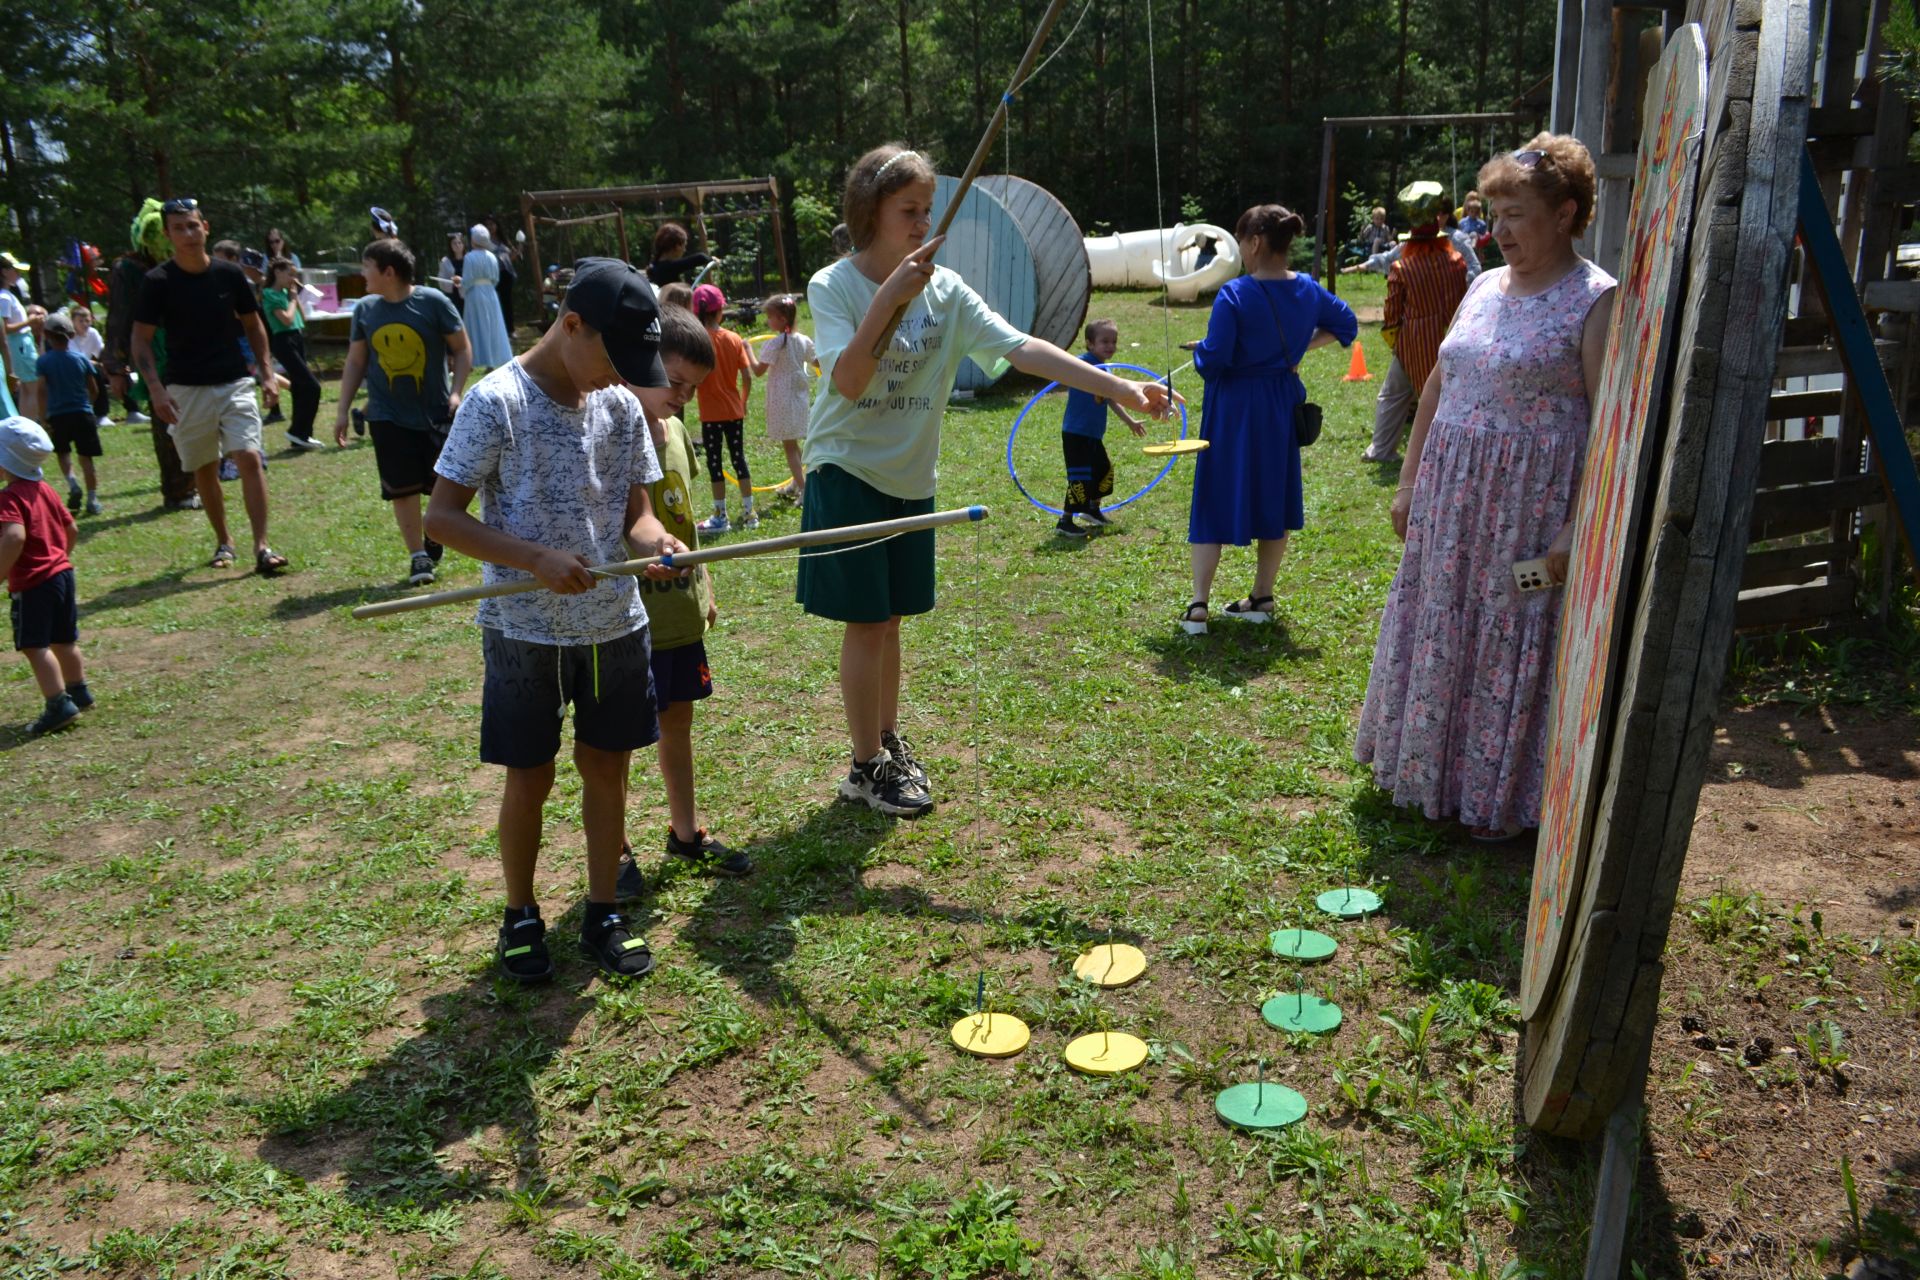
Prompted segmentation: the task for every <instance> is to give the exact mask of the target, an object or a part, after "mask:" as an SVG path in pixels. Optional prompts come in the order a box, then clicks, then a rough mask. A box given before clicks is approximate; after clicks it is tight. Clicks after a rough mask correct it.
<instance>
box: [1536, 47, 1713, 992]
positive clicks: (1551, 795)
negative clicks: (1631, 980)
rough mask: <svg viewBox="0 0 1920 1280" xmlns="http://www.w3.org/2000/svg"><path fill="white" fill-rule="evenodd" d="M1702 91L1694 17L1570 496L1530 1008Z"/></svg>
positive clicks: (1559, 923) (1682, 236) (1625, 601)
mask: <svg viewBox="0 0 1920 1280" xmlns="http://www.w3.org/2000/svg"><path fill="white" fill-rule="evenodd" d="M1706 97H1707V57H1706V42H1705V38H1704V37H1703V36H1702V34H1701V31H1700V28H1699V27H1698V26H1696V25H1693V24H1688V25H1685V26H1682V27H1681V28H1680V29H1679V30H1678V31H1676V32H1674V34H1673V36H1672V38H1671V39H1670V40H1668V41H1667V48H1666V52H1665V53H1664V54H1663V55H1662V56H1661V59H1660V64H1659V65H1658V66H1657V67H1655V68H1654V69H1653V73H1652V75H1651V76H1649V77H1648V79H1647V97H1646V102H1645V105H1644V107H1643V108H1642V114H1641V120H1642V124H1641V129H1640V150H1639V156H1638V159H1637V162H1636V164H1635V168H1634V178H1633V203H1632V205H1631V206H1630V207H1629V209H1628V211H1627V233H1626V251H1625V254H1624V255H1623V257H1622V259H1621V264H1620V265H1621V276H1620V288H1619V291H1618V294H1617V301H1616V303H1615V305H1614V315H1613V323H1612V325H1611V326H1610V327H1609V328H1608V331H1607V350H1606V357H1605V360H1604V362H1603V364H1602V366H1601V374H1600V390H1599V394H1598V395H1597V396H1596V397H1595V399H1594V415H1593V427H1592V430H1591V432H1590V434H1589V436H1588V441H1587V459H1586V469H1585V471H1584V472H1583V473H1582V475H1581V480H1580V493H1579V496H1578V498H1577V500H1576V502H1575V513H1576V514H1575V522H1574V541H1573V559H1572V563H1571V566H1570V569H1569V571H1568V578H1567V585H1566V588H1565V591H1566V600H1565V603H1564V605H1563V606H1562V613H1561V615H1560V640H1559V649H1558V651H1557V653H1556V655H1555V659H1554V673H1553V704H1552V710H1551V712H1550V714H1549V718H1548V727H1547V768H1546V777H1547V782H1546V791H1545V794H1544V795H1543V797H1542V800H1541V811H1540V838H1539V846H1538V852H1537V853H1536V854H1535V857H1534V864H1533V898H1532V904H1531V907H1530V909H1529V911H1528V916H1527V949H1526V963H1525V966H1524V968H1523V970H1522V975H1521V979H1522V980H1521V989H1520V998H1521V1012H1522V1013H1523V1014H1524V1015H1525V1016H1526V1017H1529V1018H1531V1017H1533V1016H1534V1015H1535V1014H1536V1013H1538V1012H1539V1010H1540V1008H1541V1007H1542V1006H1543V1005H1545V1003H1546V1001H1547V999H1548V997H1549V996H1551V995H1552V994H1553V988H1554V985H1555V983H1556V981H1557V980H1558V978H1559V975H1560V965H1561V961H1562V959H1563V957H1564V955H1565V943H1566V935H1565V928H1564V926H1565V923H1566V919H1567V914H1568V912H1569V910H1570V909H1571V907H1572V905H1573V904H1574V903H1575V902H1576V901H1577V898H1576V895H1577V894H1578V892H1579V889H1580V879H1581V874H1582V872H1583V870H1584V867H1585V862H1586V853H1587V844H1586V842H1587V832H1588V828H1589V825H1590V822H1591V818H1592V814H1593V808H1594V802H1595V800H1596V799H1597V798H1598V796H1599V784H1600V776H1599V774H1600V770H1599V765H1600V763H1601V761H1602V759H1603V753H1604V750H1605V747H1606V742H1607V735H1608V733H1609V731H1610V729H1611V727H1612V726H1611V720H1612V715H1611V710H1612V709H1611V705H1610V699H1611V697H1612V695H1613V689H1614V685H1615V683H1616V679H1615V670H1616V665H1617V662H1618V654H1617V653H1616V647H1617V644H1618V641H1619V637H1620V633H1621V627H1622V623H1623V622H1624V620H1625V616H1626V612H1627V608H1628V605H1629V602H1630V601H1631V599H1632V585H1633V573H1634V569H1635V562H1636V560H1637V559H1638V555H1637V549H1638V544H1637V535H1638V533H1639V530H1640V527H1641V524H1642V520H1643V513H1644V508H1645V505H1646V498H1647V487H1646V483H1645V482H1646V476H1647V470H1648V463H1649V461H1650V460H1651V458H1652V449H1653V446H1654V444H1655V442H1656V440H1657V438H1658V436H1659V430H1658V425H1657V417H1658V413H1659V409H1660V406H1661V403H1662V400H1661V397H1662V394H1663V392H1664V390H1665V374H1666V369H1667V364H1668V356H1669V354H1670V352H1671V350H1672V347H1673V339H1674V333H1675V330H1676V329H1677V328H1678V323H1677V322H1678V320H1679V315H1680V312H1679V308H1678V307H1677V306H1675V305H1674V303H1675V300H1676V299H1677V297H1678V294H1679V289H1680V282H1681V278H1682V274H1683V273H1682V271H1681V270H1679V267H1680V264H1681V263H1682V261H1683V260H1684V255H1685V254H1686V251H1687V244H1688V234H1689V232H1690V231H1691V230H1692V226H1693V193H1694V187H1695V183H1696V180H1697V178H1698V177H1699V172H1700V141H1701V135H1702V133H1703V132H1704V127H1703V124H1702V120H1703V118H1704V115H1705V111H1706Z"/></svg>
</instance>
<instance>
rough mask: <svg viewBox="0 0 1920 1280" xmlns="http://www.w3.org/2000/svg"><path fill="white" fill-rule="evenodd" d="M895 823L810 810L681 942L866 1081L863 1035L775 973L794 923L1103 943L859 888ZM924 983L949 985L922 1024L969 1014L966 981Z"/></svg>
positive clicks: (926, 998)
mask: <svg viewBox="0 0 1920 1280" xmlns="http://www.w3.org/2000/svg"><path fill="white" fill-rule="evenodd" d="M893 822H894V820H893V819H890V818H886V817H883V816H881V815H879V814H876V813H873V812H871V811H869V810H866V809H860V808H855V807H854V806H851V805H846V804H837V803H836V804H830V805H827V806H823V807H821V808H820V809H817V810H815V811H814V812H813V814H812V815H811V816H809V817H808V818H807V820H806V821H805V822H804V823H802V824H801V825H800V826H798V827H796V828H793V829H792V830H789V831H786V832H783V833H781V834H780V835H777V836H773V837H770V838H768V839H766V840H764V841H760V842H757V843H755V844H754V845H752V846H751V847H750V850H749V851H750V852H751V853H752V855H753V857H754V860H755V862H756V863H758V864H759V868H760V869H759V870H758V871H757V872H756V873H755V875H754V876H753V877H752V878H751V879H748V880H740V881H725V882H721V883H718V884H716V885H715V886H714V889H713V892H711V893H710V894H708V895H707V897H706V900H705V901H704V902H703V903H702V905H701V906H700V908H699V909H698V910H696V911H695V913H694V915H693V918H692V920H691V921H690V922H689V924H688V926H687V928H686V930H685V931H684V932H683V934H682V941H684V942H686V943H687V944H688V945H689V946H691V947H692V948H693V949H694V951H695V952H696V953H697V954H698V955H699V956H700V958H701V959H702V960H703V961H705V962H706V963H708V964H711V965H713V966H714V967H716V968H717V969H719V970H720V971H721V972H722V973H724V974H725V975H726V976H727V977H729V978H730V979H732V980H733V982H734V983H735V985H736V986H737V987H738V988H739V990H740V991H741V992H743V993H744V994H745V995H747V996H748V997H749V998H751V999H753V1000H756V1001H758V1002H759V1003H761V1004H763V1005H767V1006H770V1007H777V1008H785V1009H790V1010H793V1011H795V1012H797V1013H798V1014H799V1015H800V1017H801V1018H802V1019H804V1020H805V1021H806V1022H807V1023H808V1024H809V1025H810V1026H811V1027H812V1028H813V1029H814V1030H816V1031H818V1032H819V1033H820V1034H821V1035H823V1036H825V1037H826V1038H827V1040H828V1041H830V1042H831V1043H832V1044H833V1046H834V1048H835V1050H837V1051H838V1052H839V1053H840V1054H841V1056H843V1057H844V1058H846V1059H847V1061H849V1062H850V1063H852V1064H853V1065H854V1066H855V1067H856V1068H857V1069H858V1070H859V1071H861V1072H862V1073H863V1074H865V1075H866V1076H867V1077H868V1078H869V1079H884V1078H885V1071H884V1068H883V1065H882V1064H881V1063H880V1062H879V1061H877V1060H876V1059H875V1058H874V1056H873V1055H872V1054H871V1053H870V1052H869V1051H868V1048H867V1044H868V1041H869V1039H870V1037H869V1036H868V1034H867V1033H866V1032H864V1031H860V1030H856V1029H854V1028H851V1027H849V1026H847V1025H846V1024H845V1023H844V1022H842V1021H841V1020H840V1018H839V1017H837V1016H836V1014H835V1012H834V1011H833V1010H832V1009H831V1008H828V1007H825V1006H823V1005H822V1004H820V1003H819V1001H818V999H817V997H813V996H810V995H809V993H808V992H807V991H805V990H803V989H801V988H800V987H799V986H796V985H795V984H794V983H793V982H791V981H789V980H788V979H787V978H786V977H784V976H783V974H782V968H783V966H784V965H785V964H786V963H787V962H788V961H789V960H791V959H792V957H793V954H794V949H795V945H796V942H797V934H796V930H795V928H794V923H793V922H794V920H795V919H796V918H798V917H804V916H823V915H828V916H843V917H858V916H864V915H868V914H874V913H877V914H884V915H891V916H899V917H902V918H905V919H912V920H920V921H925V922H927V924H928V925H934V924H939V925H947V926H953V925H983V926H986V927H988V928H990V929H1000V930H1005V929H1013V930H1018V931H1022V932H1026V933H1031V934H1034V935H1043V936H1044V937H1045V938H1046V939H1047V941H1048V942H1049V943H1050V944H1052V945H1055V946H1061V945H1065V946H1071V947H1074V948H1075V949H1078V948H1080V947H1084V946H1086V945H1088V944H1090V943H1093V942H1096V941H1105V940H1106V939H1107V938H1108V936H1109V934H1108V932H1107V931H1106V930H1105V929H1095V928H1094V927H1093V926H1092V925H1091V924H1089V923H1087V922H1085V921H1083V920H1079V919H1076V918H1070V917H1065V916H1062V915H1061V914H1060V913H1058V912H1051V913H1050V912H1045V911H1040V910H1034V911H1027V912H1022V913H1019V914H1018V915H1011V916H1009V915H1001V914H997V913H995V912H991V911H983V910H980V909H978V908H975V907H970V906H963V905H959V904H956V903H951V902H943V901H941V900H940V899H938V898H936V897H935V896H934V895H932V894H930V893H928V892H927V891H926V890H924V889H921V888H918V887H915V886H908V885H891V886H886V887H871V886H868V885H867V884H865V883H864V881H863V873H864V872H865V870H866V868H867V863H868V859H869V858H870V856H871V855H872V853H873V851H874V849H875V848H877V847H878V846H879V845H880V844H881V842H882V841H884V840H885V839H886V838H887V837H888V835H889V834H890V833H891V831H892V829H893ZM1111 937H1112V939H1113V940H1114V941H1116V942H1132V943H1136V944H1137V943H1138V942H1139V941H1140V939H1139V937H1138V936H1137V935H1134V934H1133V933H1131V932H1130V931H1123V930H1118V929H1116V930H1114V931H1113V932H1112V934H1111ZM930 976H939V977H946V978H948V979H950V980H948V981H944V982H943V981H923V982H922V983H921V984H920V985H921V1001H922V1009H921V1014H920V1016H921V1017H922V1018H924V1020H925V1021H926V1022H927V1023H928V1024H930V1025H932V1026H935V1027H940V1026H945V1025H948V1024H950V1023H951V1022H953V1021H956V1020H958V1019H959V1018H962V1017H964V1016H966V1014H967V1013H969V1012H971V1011H972V1008H973V994H974V986H973V982H972V980H971V975H967V976H965V977H953V976H952V975H948V974H945V973H944V972H943V971H941V970H938V969H936V970H934V973H933V975H930ZM884 1087H885V1088H886V1091H887V1094H888V1096H889V1097H890V1098H891V1099H892V1101H893V1103H894V1105H895V1106H897V1107H898V1108H899V1109H900V1110H901V1111H902V1112H903V1113H905V1114H907V1115H910V1116H912V1117H913V1119H914V1120H915V1121H916V1122H917V1123H919V1124H921V1125H931V1124H932V1123H934V1121H933V1117H931V1116H930V1115H928V1114H927V1112H926V1110H925V1109H924V1108H923V1107H922V1106H921V1105H920V1104H919V1103H918V1102H916V1101H915V1100H914V1099H912V1098H911V1097H909V1096H907V1095H906V1094H905V1093H903V1092H901V1090H900V1089H898V1088H897V1087H895V1086H894V1085H892V1084H891V1083H888V1084H886V1085H885V1086H884Z"/></svg>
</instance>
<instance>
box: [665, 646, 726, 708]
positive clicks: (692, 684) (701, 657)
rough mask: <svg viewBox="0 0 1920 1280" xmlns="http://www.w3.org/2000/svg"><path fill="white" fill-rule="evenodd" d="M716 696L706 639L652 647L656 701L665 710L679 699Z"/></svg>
mask: <svg viewBox="0 0 1920 1280" xmlns="http://www.w3.org/2000/svg"><path fill="white" fill-rule="evenodd" d="M712 696H713V672H711V671H709V670H708V669H707V642H706V641H704V640H695V641H694V642H693V643H692V644H682V645H675V646H674V647H673V648H671V649H655V650H654V651H653V704H654V706H656V707H658V708H659V709H660V710H662V711H665V710H666V709H667V708H668V707H670V706H672V705H673V704H674V703H676V702H698V701H700V699H702V698H711V697H712Z"/></svg>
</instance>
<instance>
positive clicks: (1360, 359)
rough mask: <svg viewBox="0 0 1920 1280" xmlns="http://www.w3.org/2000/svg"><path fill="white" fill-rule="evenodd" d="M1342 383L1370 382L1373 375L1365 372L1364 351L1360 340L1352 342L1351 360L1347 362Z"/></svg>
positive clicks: (1365, 359)
mask: <svg viewBox="0 0 1920 1280" xmlns="http://www.w3.org/2000/svg"><path fill="white" fill-rule="evenodd" d="M1340 381H1342V382H1372V381H1373V375H1372V374H1370V373H1368V372H1367V353H1366V349H1365V348H1363V347H1362V346H1361V345H1360V339H1358V338H1355V339H1354V340H1353V359H1351V360H1349V361H1347V376H1346V377H1344V378H1342V379H1340Z"/></svg>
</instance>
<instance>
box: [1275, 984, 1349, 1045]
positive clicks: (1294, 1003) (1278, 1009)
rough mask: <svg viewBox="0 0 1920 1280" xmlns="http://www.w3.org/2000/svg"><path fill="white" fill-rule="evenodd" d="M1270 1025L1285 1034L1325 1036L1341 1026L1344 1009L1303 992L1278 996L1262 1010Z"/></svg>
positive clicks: (1329, 1001)
mask: <svg viewBox="0 0 1920 1280" xmlns="http://www.w3.org/2000/svg"><path fill="white" fill-rule="evenodd" d="M1260 1016H1261V1017H1262V1018H1265V1019H1266V1021H1267V1025H1268V1026H1270V1027H1277V1028H1279V1029H1280V1030H1281V1031H1312V1032H1314V1033H1316V1034H1319V1035H1324V1034H1326V1033H1327V1032H1329V1031H1332V1030H1333V1029H1334V1028H1335V1027H1337V1026H1339V1025H1340V1006H1339V1005H1337V1004H1335V1003H1334V1002H1333V1001H1331V1000H1323V999H1321V998H1320V997H1319V996H1310V995H1307V994H1306V993H1305V992H1302V991H1293V992H1288V993H1287V994H1285V995H1278V996H1275V997H1274V998H1273V999H1271V1000H1269V1001H1267V1002H1266V1003H1265V1004H1263V1005H1261V1006H1260Z"/></svg>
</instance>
